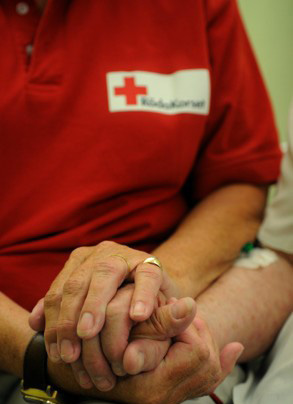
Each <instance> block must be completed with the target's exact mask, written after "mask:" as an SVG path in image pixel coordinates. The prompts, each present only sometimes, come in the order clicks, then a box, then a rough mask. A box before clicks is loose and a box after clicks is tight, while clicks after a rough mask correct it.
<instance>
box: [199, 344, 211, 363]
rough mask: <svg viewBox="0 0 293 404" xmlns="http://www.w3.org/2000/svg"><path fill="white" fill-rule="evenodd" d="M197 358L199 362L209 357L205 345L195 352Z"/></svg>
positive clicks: (203, 361) (208, 351)
mask: <svg viewBox="0 0 293 404" xmlns="http://www.w3.org/2000/svg"><path fill="white" fill-rule="evenodd" d="M197 358H198V360H199V362H200V363H205V362H207V361H208V360H209V358H210V350H209V349H208V348H207V347H206V346H201V347H200V349H199V350H198V352H197Z"/></svg>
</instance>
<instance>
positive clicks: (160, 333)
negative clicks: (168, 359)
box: [131, 297, 196, 340]
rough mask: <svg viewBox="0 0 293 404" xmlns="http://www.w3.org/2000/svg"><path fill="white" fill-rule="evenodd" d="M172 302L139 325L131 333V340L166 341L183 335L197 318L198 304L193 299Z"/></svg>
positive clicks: (186, 298) (158, 309)
mask: <svg viewBox="0 0 293 404" xmlns="http://www.w3.org/2000/svg"><path fill="white" fill-rule="evenodd" d="M172 301H173V303H169V304H166V305H164V306H161V307H158V308H157V309H155V311H154V313H153V314H152V315H151V317H150V318H149V319H148V320H146V321H144V322H143V323H139V324H137V325H136V326H135V327H134V328H133V330H132V332H131V338H132V339H135V338H151V339H157V340H164V339H166V338H172V337H175V336H177V335H178V334H180V333H182V332H183V331H184V330H185V329H186V328H187V327H188V326H189V325H190V324H191V322H192V321H193V319H194V317H195V313H196V304H195V301H194V300H193V299H192V298H191V297H185V298H182V299H180V300H177V299H172Z"/></svg>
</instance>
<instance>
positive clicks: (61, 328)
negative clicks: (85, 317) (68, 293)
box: [56, 319, 76, 334]
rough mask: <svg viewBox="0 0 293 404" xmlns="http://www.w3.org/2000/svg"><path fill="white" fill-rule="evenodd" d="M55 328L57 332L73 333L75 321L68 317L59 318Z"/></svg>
mask: <svg viewBox="0 0 293 404" xmlns="http://www.w3.org/2000/svg"><path fill="white" fill-rule="evenodd" d="M56 330H57V333H58V334H62V333H68V332H71V333H75V330H76V322H75V321H74V320H69V319H62V320H59V321H58V323H57V327H56Z"/></svg>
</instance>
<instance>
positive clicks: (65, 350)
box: [61, 339, 74, 363]
mask: <svg viewBox="0 0 293 404" xmlns="http://www.w3.org/2000/svg"><path fill="white" fill-rule="evenodd" d="M73 354H74V348H73V345H72V343H71V341H69V339H64V340H62V341H61V358H62V359H63V360H64V362H69V363H70V362H71V361H72V359H73Z"/></svg>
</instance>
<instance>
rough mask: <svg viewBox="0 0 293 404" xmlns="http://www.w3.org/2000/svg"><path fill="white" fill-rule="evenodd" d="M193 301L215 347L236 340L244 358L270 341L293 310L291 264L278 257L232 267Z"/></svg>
mask: <svg viewBox="0 0 293 404" xmlns="http://www.w3.org/2000/svg"><path fill="white" fill-rule="evenodd" d="M197 304H198V311H199V312H200V315H201V316H202V317H203V318H204V319H205V320H206V321H207V323H208V325H209V328H210V330H211V333H212V335H213V336H214V338H215V339H216V341H217V343H218V346H219V348H220V349H221V347H223V346H224V345H225V344H227V343H228V342H231V341H239V342H241V343H242V344H243V345H244V347H245V350H244V353H243V355H242V356H241V360H242V361H247V360H249V359H251V358H253V357H255V356H257V355H259V354H261V353H263V352H264V351H265V350H266V349H267V348H268V347H269V346H270V345H271V344H272V342H273V340H274V338H275V337H276V335H277V333H278V332H279V330H280V328H281V326H282V324H283V323H284V321H285V319H286V318H287V317H288V315H289V314H290V312H291V311H292V310H293V267H292V266H291V265H290V264H289V263H288V262H287V261H285V260H283V259H280V260H278V261H276V262H274V263H273V264H271V265H269V266H267V267H265V268H262V269H256V270H249V269H243V268H236V267H235V268H232V269H231V270H230V271H228V272H227V273H226V274H225V275H223V276H222V277H221V278H220V279H219V280H218V281H217V282H216V283H215V284H214V285H212V286H211V287H210V288H209V289H208V290H207V291H205V292H204V293H203V294H202V295H201V296H199V298H198V299H197Z"/></svg>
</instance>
